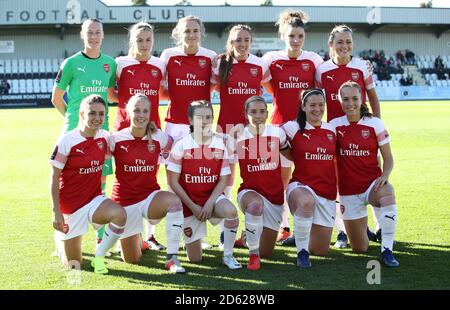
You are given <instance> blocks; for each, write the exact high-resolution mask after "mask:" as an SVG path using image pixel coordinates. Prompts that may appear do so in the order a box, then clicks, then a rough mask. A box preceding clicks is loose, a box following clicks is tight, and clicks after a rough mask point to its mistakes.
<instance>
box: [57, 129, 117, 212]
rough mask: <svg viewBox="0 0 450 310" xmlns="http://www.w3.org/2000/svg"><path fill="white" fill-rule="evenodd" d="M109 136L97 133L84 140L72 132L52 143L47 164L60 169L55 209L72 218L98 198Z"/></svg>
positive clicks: (78, 131) (103, 132) (77, 131)
mask: <svg viewBox="0 0 450 310" xmlns="http://www.w3.org/2000/svg"><path fill="white" fill-rule="evenodd" d="M109 135H110V134H109V132H108V131H106V130H103V129H100V130H99V131H98V132H97V134H96V135H95V137H92V138H84V137H82V136H81V134H80V130H79V129H78V128H77V129H74V130H72V131H71V132H69V133H67V134H65V135H63V136H62V137H61V138H60V139H59V140H58V142H57V143H56V147H55V150H54V151H53V154H52V156H51V158H50V164H51V165H53V166H54V167H56V168H58V169H61V170H62V172H61V177H60V180H59V189H60V191H59V208H60V210H61V212H62V213H64V214H72V213H74V212H76V211H77V210H79V209H81V208H82V207H83V206H85V205H86V204H88V203H89V202H90V201H91V200H92V199H94V198H95V197H97V196H98V195H101V194H102V189H101V177H102V169H103V163H104V162H105V157H106V156H107V155H108V154H109V148H108V142H107V139H108V137H109Z"/></svg>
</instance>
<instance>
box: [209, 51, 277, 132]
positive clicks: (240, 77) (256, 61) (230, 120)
mask: <svg viewBox="0 0 450 310" xmlns="http://www.w3.org/2000/svg"><path fill="white" fill-rule="evenodd" d="M219 67H220V60H219V61H218V62H217V66H216V67H215V68H214V78H213V81H214V82H215V83H220V80H219ZM267 72H268V68H267V64H266V63H265V62H264V61H263V60H262V59H261V58H259V57H256V56H255V55H252V54H250V55H249V57H248V58H247V60H245V61H237V60H236V59H233V66H232V68H231V71H230V76H229V79H228V83H227V84H226V85H223V84H221V85H220V113H219V119H218V121H217V124H218V125H219V126H220V127H219V128H220V130H222V132H228V131H229V129H231V128H232V127H233V126H234V125H236V124H245V123H247V121H246V119H245V112H244V103H245V100H247V99H248V98H250V97H251V96H255V95H261V81H262V80H263V78H266V75H267V74H268V73H267Z"/></svg>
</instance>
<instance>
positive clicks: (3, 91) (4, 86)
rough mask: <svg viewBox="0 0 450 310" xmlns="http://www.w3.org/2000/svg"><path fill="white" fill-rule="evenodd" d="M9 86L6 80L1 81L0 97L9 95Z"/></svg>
mask: <svg viewBox="0 0 450 310" xmlns="http://www.w3.org/2000/svg"><path fill="white" fill-rule="evenodd" d="M10 88H11V86H10V85H9V83H8V81H7V80H6V79H3V80H2V81H1V82H0V95H7V94H9V89H10Z"/></svg>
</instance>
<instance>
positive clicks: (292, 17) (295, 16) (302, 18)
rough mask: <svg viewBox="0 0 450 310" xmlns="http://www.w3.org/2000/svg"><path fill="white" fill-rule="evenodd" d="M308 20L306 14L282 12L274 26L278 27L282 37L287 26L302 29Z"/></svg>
mask: <svg viewBox="0 0 450 310" xmlns="http://www.w3.org/2000/svg"><path fill="white" fill-rule="evenodd" d="M308 20H309V16H308V14H306V13H305V12H303V11H284V12H282V13H281V14H280V16H279V18H278V21H277V22H276V23H275V26H278V32H279V33H280V35H281V36H282V37H283V36H284V34H285V32H286V28H287V27H288V26H291V27H293V28H297V27H301V28H303V29H304V28H305V25H306V23H307V22H308Z"/></svg>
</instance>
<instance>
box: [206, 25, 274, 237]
mask: <svg viewBox="0 0 450 310" xmlns="http://www.w3.org/2000/svg"><path fill="white" fill-rule="evenodd" d="M251 44H252V30H251V28H250V27H249V26H247V25H235V26H233V27H232V28H231V29H230V31H229V33H228V39H227V43H226V47H225V49H226V51H225V53H224V54H223V55H221V57H220V58H219V59H218V61H217V63H216V66H215V67H214V69H213V71H214V77H213V82H214V83H215V84H216V86H215V87H216V89H217V91H218V92H219V96H220V113H219V120H218V123H217V125H218V127H217V128H218V130H217V131H218V132H222V133H228V132H229V130H230V129H231V128H233V127H234V126H235V125H237V124H241V125H242V126H243V125H244V124H246V123H247V120H246V118H245V111H244V103H245V101H246V100H247V99H248V98H250V97H251V96H255V95H261V81H262V80H263V78H265V77H266V75H267V66H266V65H265V62H263V61H262V59H261V58H259V57H256V56H255V55H252V54H250V49H251ZM230 168H231V177H230V178H229V182H228V184H227V187H226V189H225V196H226V197H228V198H230V197H231V190H232V188H233V183H234V173H235V169H236V163H235V162H234V161H232V162H231V163H230ZM221 227H222V226H221ZM222 239H223V238H222V234H221V242H222ZM243 239H244V237H243V236H242V235H241V238H240V240H238V242H237V246H242V245H243Z"/></svg>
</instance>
